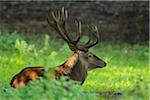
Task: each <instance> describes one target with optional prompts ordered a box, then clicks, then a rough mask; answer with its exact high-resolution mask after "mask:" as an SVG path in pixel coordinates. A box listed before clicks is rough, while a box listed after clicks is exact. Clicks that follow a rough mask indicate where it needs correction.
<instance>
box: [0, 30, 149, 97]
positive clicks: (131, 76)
mask: <svg viewBox="0 0 150 100" xmlns="http://www.w3.org/2000/svg"><path fill="white" fill-rule="evenodd" d="M90 51H91V52H93V53H95V54H96V55H97V56H99V57H100V58H101V59H103V60H104V61H106V62H107V67H105V68H102V69H95V70H92V71H89V72H88V78H87V80H86V81H85V83H84V84H83V86H78V85H71V83H66V82H64V81H63V79H62V81H60V82H58V83H57V82H56V81H55V82H53V81H50V80H44V79H41V80H38V81H34V82H31V84H32V85H31V86H28V87H23V88H19V89H12V88H11V87H10V86H9V82H10V80H11V78H12V77H13V75H14V74H16V73H18V72H19V71H20V70H21V69H22V68H25V67H27V66H35V65H42V66H48V67H55V66H57V65H59V64H62V63H63V62H64V61H65V60H67V59H68V58H69V57H70V56H71V54H72V52H71V51H70V50H69V48H68V46H67V44H66V43H64V42H63V41H62V40H57V41H56V39H52V38H50V37H49V36H48V35H40V36H39V35H37V36H36V35H35V36H30V37H27V36H25V35H22V34H20V35H18V34H17V33H8V32H7V31H5V30H0V92H1V93H0V98H3V99H4V100H8V99H15V100H20V99H24V100H25V99H26V100H29V99H32V100H38V99H39V100H40V99H44V100H45V99H51V100H62V99H63V100H70V99H72V100H76V99H81V98H82V99H83V100H84V99H85V100H88V99H89V100H91V96H93V97H92V98H93V99H96V100H99V99H104V100H105V99H121V100H126V99H128V100H133V99H134V100H148V99H149V95H150V94H149V83H150V81H149V74H150V73H149V68H148V67H149V65H148V57H149V47H148V45H144V44H135V45H129V44H126V43H109V42H107V43H106V42H104V43H100V44H99V45H97V46H95V47H94V48H91V49H90ZM56 83H57V86H56ZM66 84H70V85H69V86H70V88H71V91H70V92H67V91H66V90H65V89H64V86H65V85H66ZM43 87H46V89H45V88H43Z"/></svg>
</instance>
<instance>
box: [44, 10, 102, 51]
mask: <svg viewBox="0 0 150 100" xmlns="http://www.w3.org/2000/svg"><path fill="white" fill-rule="evenodd" d="M67 19H68V12H67V10H65V9H64V8H62V10H61V11H56V12H52V15H51V17H50V14H48V17H47V21H48V23H49V25H50V26H51V27H53V28H54V29H55V30H56V31H57V32H58V33H59V35H60V36H61V37H62V38H63V39H64V40H65V41H66V42H67V43H68V45H69V47H70V49H71V50H72V51H76V50H82V51H88V49H89V48H90V47H92V46H94V45H96V44H97V43H98V38H99V35H98V28H97V26H91V27H89V29H90V31H91V32H93V33H94V34H93V36H95V39H94V40H92V39H90V38H89V40H88V42H87V43H86V44H84V45H79V44H78V42H79V41H80V37H81V22H80V21H75V25H76V28H77V34H76V35H77V38H76V39H73V40H72V39H71V38H70V37H69V35H68V30H67ZM90 36H91V38H92V35H90Z"/></svg>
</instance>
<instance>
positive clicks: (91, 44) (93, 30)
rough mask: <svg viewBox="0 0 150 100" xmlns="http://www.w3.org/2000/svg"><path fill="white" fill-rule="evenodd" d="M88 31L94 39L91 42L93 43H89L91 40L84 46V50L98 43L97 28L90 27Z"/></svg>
mask: <svg viewBox="0 0 150 100" xmlns="http://www.w3.org/2000/svg"><path fill="white" fill-rule="evenodd" d="M89 29H90V30H91V32H93V33H94V34H92V35H94V36H95V39H94V40H93V42H91V41H92V39H89V41H88V42H87V43H86V44H85V48H90V47H92V46H94V45H96V44H97V43H98V41H99V34H98V33H99V32H98V28H97V26H91V27H89Z"/></svg>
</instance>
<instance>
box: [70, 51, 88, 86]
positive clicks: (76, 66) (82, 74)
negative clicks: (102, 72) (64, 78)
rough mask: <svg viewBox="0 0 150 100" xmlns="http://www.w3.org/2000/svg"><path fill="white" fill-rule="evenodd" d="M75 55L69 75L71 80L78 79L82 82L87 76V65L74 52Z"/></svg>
mask: <svg viewBox="0 0 150 100" xmlns="http://www.w3.org/2000/svg"><path fill="white" fill-rule="evenodd" d="M75 55H77V56H76V60H75V61H74V63H73V66H72V68H71V72H70V73H69V77H70V78H71V79H72V80H76V81H80V82H82V83H83V82H84V80H85V79H86V77H87V66H86V64H85V62H84V61H83V60H82V59H81V58H80V56H79V54H78V53H75ZM70 59H71V58H70ZM70 59H69V60H70ZM69 60H68V61H69Z"/></svg>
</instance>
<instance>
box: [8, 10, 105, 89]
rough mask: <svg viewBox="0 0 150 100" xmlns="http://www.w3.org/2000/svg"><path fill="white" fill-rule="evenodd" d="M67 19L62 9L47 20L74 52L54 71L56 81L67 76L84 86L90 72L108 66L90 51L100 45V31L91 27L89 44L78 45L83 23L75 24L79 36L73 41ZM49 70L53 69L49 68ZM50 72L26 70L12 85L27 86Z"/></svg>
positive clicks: (37, 69)
mask: <svg viewBox="0 0 150 100" xmlns="http://www.w3.org/2000/svg"><path fill="white" fill-rule="evenodd" d="M67 19H68V13H67V11H66V10H64V8H62V10H61V11H57V12H52V15H51V16H50V15H49V14H48V18H47V21H48V23H49V25H50V26H51V27H53V28H54V29H55V30H56V31H57V33H58V34H59V35H60V36H61V37H62V38H63V39H64V40H65V41H66V42H67V43H68V46H69V48H70V49H71V50H72V51H73V55H72V56H71V57H70V58H69V59H68V60H67V61H66V62H65V63H63V64H61V65H59V66H57V67H56V68H55V69H54V74H55V75H54V76H55V79H56V80H59V79H60V77H61V76H62V75H65V76H68V77H69V79H72V80H75V81H79V82H81V84H83V82H84V81H85V79H86V77H87V71H88V70H91V69H95V68H103V67H105V66H106V63H105V62H104V61H103V60H101V59H100V58H98V57H97V56H96V55H94V54H93V53H91V52H89V51H88V49H89V48H91V47H93V46H95V45H96V44H97V43H98V37H99V36H98V35H99V34H98V29H97V27H96V26H91V27H89V29H90V31H91V33H93V34H92V36H90V38H89V40H88V41H87V43H85V44H84V45H82V44H79V43H78V42H79V40H80V36H81V22H79V21H76V22H75V25H76V27H77V34H76V35H77V36H76V38H73V39H71V38H70V36H69V34H68V30H67ZM48 70H51V69H50V68H49V69H48ZM48 72H49V71H46V68H45V67H43V66H41V67H40V66H39V67H27V68H24V69H23V70H22V71H21V72H20V73H18V74H17V75H15V76H14V77H13V78H12V80H11V82H10V85H11V87H14V88H16V87H21V86H25V85H27V84H28V82H29V81H30V80H33V79H38V78H39V77H47V76H46V74H45V73H48Z"/></svg>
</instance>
